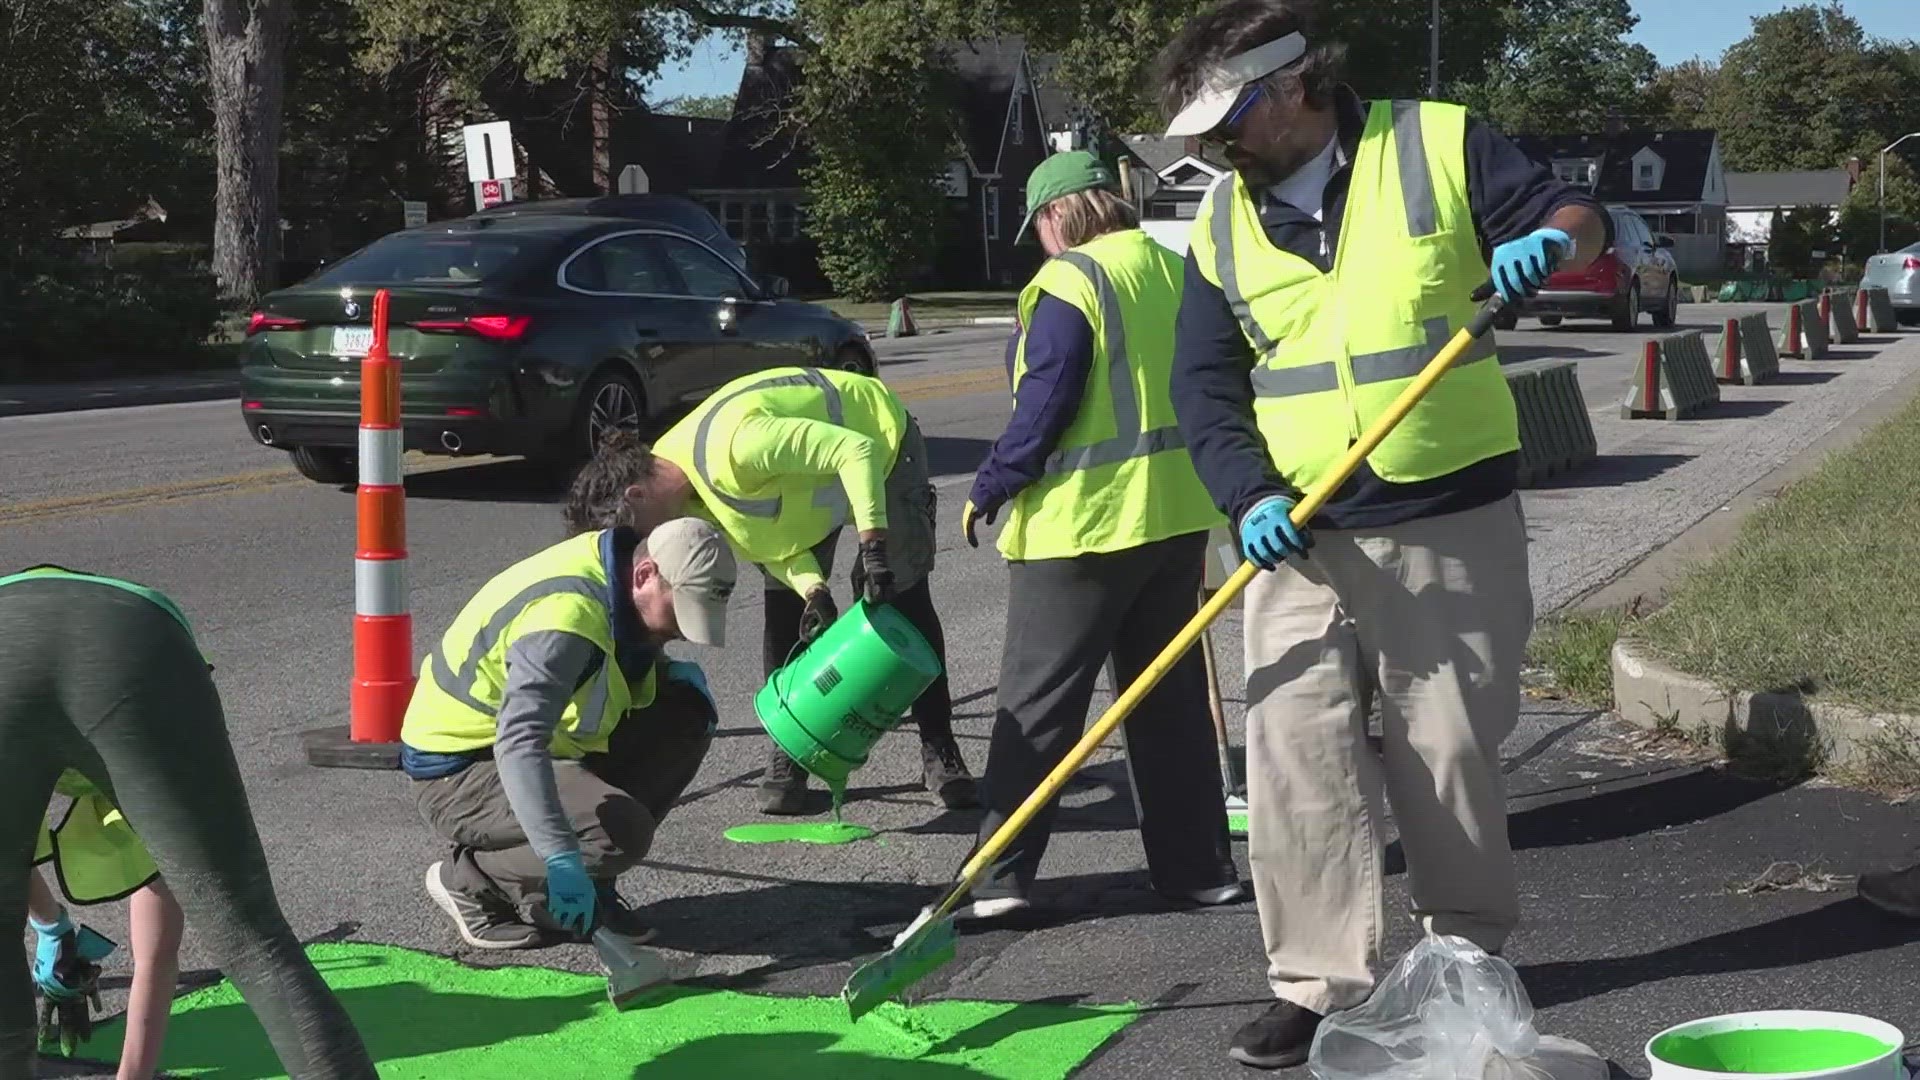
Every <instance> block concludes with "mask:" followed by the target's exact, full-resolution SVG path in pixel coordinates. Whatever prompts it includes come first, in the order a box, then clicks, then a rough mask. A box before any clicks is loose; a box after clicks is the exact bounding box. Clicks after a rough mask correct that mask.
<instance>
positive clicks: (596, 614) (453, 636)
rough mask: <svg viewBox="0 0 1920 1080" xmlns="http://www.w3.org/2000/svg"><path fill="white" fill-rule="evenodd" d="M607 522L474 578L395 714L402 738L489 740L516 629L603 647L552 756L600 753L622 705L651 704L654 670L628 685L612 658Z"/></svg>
mask: <svg viewBox="0 0 1920 1080" xmlns="http://www.w3.org/2000/svg"><path fill="white" fill-rule="evenodd" d="M603 531H604V530H596V531H593V532H587V533H581V534H580V535H579V536H575V537H571V538H569V539H567V540H563V541H561V542H560V543H558V544H555V545H554V546H552V547H550V548H547V549H546V550H545V551H541V552H538V553H536V554H534V555H531V556H528V557H527V558H525V559H522V560H520V561H519V562H517V563H515V564H513V565H512V566H509V567H507V568H506V569H505V570H502V571H501V572H500V573H499V574H497V575H495V576H494V578H493V580H491V581H489V582H487V583H486V584H485V585H482V586H481V587H480V591H479V592H477V593H475V594H474V597H473V599H471V600H469V601H467V605H466V606H465V607H463V608H461V609H460V614H458V615H456V616H454V620H453V625H451V626H449V627H447V632H446V633H444V634H442V635H441V636H440V647H439V648H437V649H435V650H433V651H432V652H430V653H428V654H427V658H426V661H425V663H424V664H422V670H421V672H420V680H419V682H417V683H416V684H415V685H414V690H413V698H412V700H410V701H408V702H407V715H406V719H405V720H404V721H403V722H402V723H401V727H400V740H401V741H402V742H404V743H406V744H407V745H408V746H411V747H413V748H414V749H416V750H424V751H427V752H428V753H434V754H459V753H466V752H469V751H473V750H480V749H484V748H486V747H489V746H492V745H493V742H494V737H495V733H496V731H497V728H496V720H497V718H498V714H499V712H500V704H501V701H502V699H503V698H504V697H505V696H506V686H507V650H508V649H509V648H510V647H511V646H512V645H513V643H514V641H515V640H516V639H517V638H520V637H522V636H524V635H526V634H536V633H542V632H545V631H560V632H562V633H568V634H577V635H579V636H580V637H583V638H586V639H587V640H589V641H591V642H593V643H594V644H595V645H597V646H599V647H600V651H601V654H602V656H601V661H600V663H599V664H598V665H597V666H596V668H595V669H594V670H593V671H592V673H591V675H590V677H589V678H588V679H587V680H586V681H585V682H584V683H582V684H581V685H580V686H578V687H576V688H575V689H574V693H573V697H572V699H571V700H569V701H568V702H567V708H566V711H565V712H564V713H562V714H561V716H560V723H559V724H558V726H557V727H556V729H555V731H554V734H553V742H552V744H551V752H552V754H553V756H554V757H558V758H578V757H580V756H582V755H584V754H589V753H603V752H605V751H606V749H607V740H608V738H609V737H610V736H612V734H613V729H614V728H615V726H617V725H618V724H619V723H620V718H621V717H622V716H624V715H625V714H626V712H627V710H628V709H638V708H645V707H646V706H648V705H651V704H652V703H653V693H654V671H653V670H652V669H649V670H648V672H647V674H646V676H645V677H644V678H643V679H642V680H641V682H640V685H638V686H631V685H629V684H628V682H627V677H626V675H625V674H624V673H623V672H622V671H621V670H620V665H619V663H618V662H616V660H615V658H614V645H613V618H612V613H611V611H610V610H609V609H608V607H607V603H608V596H609V594H608V589H607V570H606V565H605V564H604V563H603V562H602V561H601V558H600V537H601V535H602V533H603ZM623 595H624V593H623Z"/></svg>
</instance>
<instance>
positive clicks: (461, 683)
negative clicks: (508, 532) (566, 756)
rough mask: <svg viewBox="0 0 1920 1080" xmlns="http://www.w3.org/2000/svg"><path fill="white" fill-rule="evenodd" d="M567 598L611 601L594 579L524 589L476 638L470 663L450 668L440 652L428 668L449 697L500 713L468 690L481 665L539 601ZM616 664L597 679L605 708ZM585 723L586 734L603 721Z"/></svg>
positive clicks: (566, 580) (540, 583)
mask: <svg viewBox="0 0 1920 1080" xmlns="http://www.w3.org/2000/svg"><path fill="white" fill-rule="evenodd" d="M565 594H572V595H574V596H584V597H587V598H588V599H590V600H592V601H594V602H595V603H598V604H602V605H604V604H605V603H606V599H607V587H606V586H604V585H601V584H599V583H598V582H595V581H594V580H593V579H592V578H584V577H555V578H547V579H545V580H543V581H536V582H534V583H533V584H531V585H529V586H527V587H526V588H524V589H521V590H520V591H519V592H517V593H515V594H514V596H513V599H511V600H508V601H507V602H506V603H504V604H502V605H500V609H499V610H498V611H495V612H494V613H493V617H492V618H489V619H488V620H487V624H486V625H485V626H482V627H481V628H480V632H479V633H478V634H475V635H474V637H473V645H472V646H471V647H469V648H468V649H467V656H466V660H465V662H463V663H462V664H461V665H460V666H459V667H458V668H455V667H454V666H453V665H452V664H449V663H448V662H447V658H446V656H445V655H444V654H443V653H442V652H441V650H439V649H436V650H434V651H433V652H431V653H429V654H427V664H426V666H427V667H428V668H429V669H431V672H432V675H433V681H434V684H435V685H437V686H439V687H440V689H442V690H444V691H446V693H447V696H449V697H451V698H453V699H454V700H456V701H458V702H460V704H462V705H465V706H467V707H468V708H470V709H474V710H477V711H479V712H483V713H488V714H491V713H494V712H496V711H497V710H498V709H499V704H498V703H497V702H496V703H495V704H492V705H489V704H487V703H486V702H483V701H481V700H479V699H478V698H476V697H474V696H473V694H472V693H471V692H470V691H469V690H468V689H467V688H468V687H470V686H472V685H473V683H474V680H475V679H478V678H479V677H480V665H481V663H483V662H484V661H485V660H486V658H487V654H489V653H491V652H492V651H493V650H494V647H495V646H497V645H499V644H500V639H501V637H503V636H504V635H505V634H506V632H507V628H508V627H509V626H512V625H513V620H515V619H517V618H519V617H520V615H521V613H522V612H524V611H526V610H527V608H529V607H531V606H532V605H533V604H534V603H535V602H536V601H539V600H544V599H546V598H547V597H549V596H560V595H565ZM612 662H613V661H612V658H611V657H609V658H608V661H607V664H602V665H601V668H600V674H599V675H598V676H596V678H595V682H596V683H597V684H599V685H597V686H596V692H597V693H598V695H599V697H598V699H597V700H598V701H599V702H600V704H601V707H602V708H604V707H605V705H606V701H607V695H608V694H609V693H611V690H610V689H609V688H608V686H607V680H609V679H611V678H612V675H611V673H610V672H608V671H607V665H608V664H611V663H612ZM581 723H582V730H583V731H585V730H587V727H586V725H587V724H589V723H591V724H592V725H593V726H594V727H596V728H597V727H598V726H599V723H600V720H599V717H598V716H595V717H594V718H593V719H591V720H588V719H587V718H585V717H582V718H581Z"/></svg>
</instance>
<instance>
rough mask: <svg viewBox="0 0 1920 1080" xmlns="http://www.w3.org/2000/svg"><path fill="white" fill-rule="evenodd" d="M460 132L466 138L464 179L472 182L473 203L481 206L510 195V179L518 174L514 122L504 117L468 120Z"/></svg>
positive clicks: (487, 205) (496, 203)
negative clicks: (515, 164) (478, 121)
mask: <svg viewBox="0 0 1920 1080" xmlns="http://www.w3.org/2000/svg"><path fill="white" fill-rule="evenodd" d="M461 134H462V135H463V136H464V137H465V139H466V149H467V179H468V180H469V181H470V182H472V184H473V201H474V203H475V204H476V205H478V206H479V207H480V208H481V209H482V210H484V209H486V208H487V207H489V206H498V205H500V204H501V203H503V202H506V201H508V200H509V199H512V198H513V186H512V184H511V183H510V181H511V180H512V179H513V178H514V177H515V176H516V175H518V174H517V173H516V172H515V170H514V163H513V125H512V124H510V123H508V122H507V121H505V120H497V121H494V122H493V123H490V124H468V125H467V126H466V127H465V128H464V129H462V131H461ZM489 185H491V186H489ZM488 199H491V200H492V201H491V202H489V201H488Z"/></svg>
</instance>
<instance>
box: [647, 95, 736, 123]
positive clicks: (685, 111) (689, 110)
mask: <svg viewBox="0 0 1920 1080" xmlns="http://www.w3.org/2000/svg"><path fill="white" fill-rule="evenodd" d="M653 111H654V112H656V113H660V114H662V115H665V116H695V117H701V118H704V119H707V120H730V119H732V118H733V95H732V94H683V95H681V96H680V97H671V98H668V99H666V100H665V101H662V102H659V103H658V104H656V105H654V107H653Z"/></svg>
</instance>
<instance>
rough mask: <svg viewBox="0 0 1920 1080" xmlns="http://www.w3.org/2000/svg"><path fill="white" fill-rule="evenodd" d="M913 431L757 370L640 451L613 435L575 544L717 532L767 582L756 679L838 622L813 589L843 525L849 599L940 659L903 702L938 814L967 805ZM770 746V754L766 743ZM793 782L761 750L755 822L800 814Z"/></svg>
mask: <svg viewBox="0 0 1920 1080" xmlns="http://www.w3.org/2000/svg"><path fill="white" fill-rule="evenodd" d="M927 468H928V465H927V445H926V440H925V439H923V438H922V437H921V435H920V425H919V424H918V423H916V422H915V421H914V419H913V417H912V416H911V415H909V414H908V412H907V410H906V406H904V405H902V404H901V403H900V399H899V398H897V397H895V396H894V395H893V392H892V391H891V390H888V389H887V386H886V384H885V383H883V382H881V381H880V380H879V379H876V378H873V377H872V376H869V375H860V374H856V373H854V372H851V371H840V370H837V369H829V368H810V367H784V368H770V369H768V370H766V371H760V372H756V373H754V374H752V375H746V376H742V377H741V378H738V379H735V380H734V381H732V382H730V383H727V384H726V385H725V386H722V387H720V388H719V389H718V390H715V391H714V392H713V394H712V396H710V397H708V398H707V399H706V400H705V401H702V402H701V403H700V404H699V405H698V406H696V407H695V408H694V410H693V412H692V413H691V414H690V415H688V416H687V417H686V418H685V419H683V420H681V421H680V422H679V423H677V424H675V425H674V426H673V427H672V428H670V429H668V430H667V432H666V433H665V434H663V435H661V436H660V439H659V441H657V442H655V443H654V444H653V445H652V446H651V447H649V446H646V445H644V444H642V443H641V442H639V440H637V439H634V438H632V437H631V436H628V435H624V434H617V435H615V436H613V437H612V439H611V441H610V442H609V443H608V444H605V445H603V446H602V448H601V449H600V451H599V452H598V453H596V454H595V456H594V458H593V460H591V461H590V462H588V464H587V465H586V467H585V468H584V469H582V470H581V472H580V475H579V476H577V477H576V478H575V480H574V484H573V488H572V491H571V492H570V494H569V495H568V498H567V507H566V518H567V523H568V527H569V528H570V529H572V530H574V531H579V530H581V529H591V528H601V527H605V526H607V525H611V524H614V523H626V524H630V525H632V526H633V527H634V528H636V529H638V530H640V532H641V533H643V534H644V533H646V532H647V531H648V530H650V529H651V528H653V527H654V526H655V525H656V524H657V523H659V522H661V521H664V520H666V519H668V518H671V517H675V516H678V515H681V514H693V515H697V516H699V517H702V518H705V519H706V520H709V521H712V522H713V523H715V524H716V525H718V526H719V527H720V528H721V529H722V530H724V531H725V532H726V534H727V538H728V539H729V540H731V541H733V544H734V547H736V548H737V549H739V551H740V552H741V553H742V554H743V555H744V556H746V558H747V559H748V560H749V561H750V562H753V563H756V564H758V565H759V566H760V568H761V571H762V573H763V574H764V576H765V577H766V581H765V586H766V588H765V590H764V592H765V607H766V625H765V627H764V629H763V631H762V633H763V637H762V643H763V657H762V658H763V660H764V663H765V666H766V674H767V675H769V676H771V675H772V674H773V673H774V671H775V670H777V669H778V668H780V667H781V666H783V665H785V664H786V663H787V661H788V660H789V659H791V658H792V656H793V654H794V653H795V652H797V651H798V648H799V646H800V645H803V644H806V643H808V642H811V641H812V640H813V639H814V637H815V636H817V635H818V634H819V633H820V632H821V631H822V630H825V629H826V628H827V627H828V626H829V625H831V624H832V623H833V621H834V620H835V619H836V618H838V617H839V610H838V609H837V608H836V607H835V606H834V602H833V593H832V591H831V590H830V589H829V587H828V585H827V575H828V574H829V573H831V572H832V569H833V555H834V547H835V546H836V545H837V544H838V543H839V539H840V529H841V527H842V526H843V525H844V524H845V523H846V521H847V518H848V516H849V515H851V517H852V519H853V524H854V527H855V528H856V529H858V530H859V533H860V550H859V556H858V559H857V561H856V562H855V565H854V567H853V573H852V580H853V590H854V593H855V594H856V595H864V596H865V597H866V599H867V600H868V601H869V602H870V603H884V604H892V605H893V606H894V607H896V608H898V609H899V610H900V613H901V614H903V615H905V616H906V617H907V619H908V620H909V621H911V622H912V623H913V625H914V626H915V628H917V629H918V630H919V631H920V632H921V633H922V634H923V635H925V636H926V639H927V641H928V643H929V644H931V645H932V646H933V649H934V652H935V654H936V655H938V656H939V658H940V666H941V673H940V677H939V678H937V679H935V680H934V682H933V685H931V686H929V687H927V690H926V692H925V693H923V694H921V695H920V697H919V699H918V700H917V701H915V702H914V703H913V718H914V722H915V724H916V725H917V726H918V727H919V729H920V761H921V766H922V774H921V775H922V783H924V784H925V785H926V788H927V790H928V791H931V792H933V793H934V794H936V795H938V796H939V797H940V801H941V802H942V803H944V804H945V805H946V806H947V807H948V808H949V809H962V808H965V807H971V806H976V805H978V801H977V798H976V795H975V791H974V782H973V778H972V776H971V775H969V774H968V772H967V765H966V762H965V761H964V760H962V759H961V757H960V747H959V744H957V743H956V742H954V738H953V699H952V695H951V694H950V692H949V691H948V689H947V675H946V662H947V655H946V654H947V648H946V634H945V632H944V631H943V630H942V629H941V626H940V615H939V613H938V612H936V611H935V610H934V607H933V591H932V589H931V588H930V587H929V585H928V575H930V574H932V573H933V562H934V536H933V528H934V491H933V483H932V481H931V480H930V479H929V478H928V472H927ZM769 742H770V743H771V740H769ZM806 790H807V774H806V771H805V770H803V769H801V768H800V766H799V765H797V764H795V763H794V761H793V760H792V759H791V758H789V757H788V756H787V755H786V754H785V752H783V751H782V750H781V749H780V747H779V746H778V745H770V746H769V752H768V759H767V768H766V772H765V773H764V774H763V775H762V777H761V779H760V809H761V810H762V811H764V812H766V813H769V814H799V813H802V812H804V810H805V805H806V804H805V796H806Z"/></svg>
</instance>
